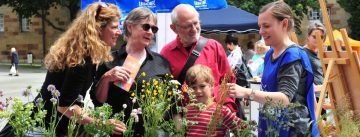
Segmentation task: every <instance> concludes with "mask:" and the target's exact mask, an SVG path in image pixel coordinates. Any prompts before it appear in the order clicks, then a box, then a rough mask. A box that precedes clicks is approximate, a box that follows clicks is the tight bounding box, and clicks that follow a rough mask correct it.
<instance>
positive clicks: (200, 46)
mask: <svg viewBox="0 0 360 137" xmlns="http://www.w3.org/2000/svg"><path fill="white" fill-rule="evenodd" d="M207 41H208V39H207V38H204V37H202V38H201V39H200V40H199V43H198V45H197V46H196V47H195V49H194V50H193V51H192V52H191V55H190V57H189V59H188V60H187V62H186V64H185V66H184V68H183V69H182V70H181V72H180V75H179V78H178V81H179V82H180V83H181V84H182V83H184V81H185V75H186V71H187V70H188V69H189V68H190V67H191V66H192V65H194V63H195V60H196V59H197V58H198V57H199V56H200V52H201V50H202V49H203V48H204V47H205V44H206V43H207Z"/></svg>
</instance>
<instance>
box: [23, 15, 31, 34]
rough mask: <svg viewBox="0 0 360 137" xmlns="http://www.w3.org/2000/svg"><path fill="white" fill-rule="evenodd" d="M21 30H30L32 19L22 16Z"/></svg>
mask: <svg viewBox="0 0 360 137" xmlns="http://www.w3.org/2000/svg"><path fill="white" fill-rule="evenodd" d="M21 31H23V32H24V31H30V20H29V18H21Z"/></svg>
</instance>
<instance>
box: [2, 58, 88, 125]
mask: <svg viewBox="0 0 360 137" xmlns="http://www.w3.org/2000/svg"><path fill="white" fill-rule="evenodd" d="M9 71H10V64H2V63H0V91H3V94H4V96H2V97H0V100H1V101H5V99H6V98H9V97H20V98H21V99H22V100H23V102H29V101H32V100H33V98H34V97H36V95H37V94H38V93H37V92H36V90H40V88H41V86H42V83H43V82H44V80H45V76H46V69H45V68H44V67H41V66H40V65H33V66H29V65H20V66H19V76H9ZM28 86H31V87H32V96H30V98H27V97H24V96H23V95H22V94H23V91H24V89H26V87H28ZM88 100H89V101H90V98H89V96H88V95H87V96H86V97H85V102H89V101H88ZM87 105H90V106H92V103H89V104H87ZM6 122H7V120H3V119H0V130H1V129H2V128H3V126H4V125H5V124H6Z"/></svg>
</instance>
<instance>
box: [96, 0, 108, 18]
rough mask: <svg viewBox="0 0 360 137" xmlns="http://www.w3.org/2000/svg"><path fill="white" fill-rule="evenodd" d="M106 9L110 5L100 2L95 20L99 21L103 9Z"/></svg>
mask: <svg viewBox="0 0 360 137" xmlns="http://www.w3.org/2000/svg"><path fill="white" fill-rule="evenodd" d="M106 7H109V4H107V3H104V2H100V3H99V5H98V8H97V10H96V15H95V19H98V18H99V14H100V11H101V9H102V8H106Z"/></svg>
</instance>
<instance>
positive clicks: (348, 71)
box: [315, 0, 360, 135]
mask: <svg viewBox="0 0 360 137" xmlns="http://www.w3.org/2000/svg"><path fill="white" fill-rule="evenodd" d="M319 3H320V7H321V11H322V15H323V20H324V23H325V26H326V30H327V32H328V33H327V34H328V36H329V40H330V44H331V49H332V51H325V50H324V48H323V41H322V39H321V34H320V32H319V31H317V32H316V40H317V44H318V49H319V56H320V60H321V64H322V67H323V72H324V74H325V77H324V82H323V86H322V88H321V93H320V99H319V101H318V102H315V107H316V117H317V118H320V113H321V109H322V104H323V101H324V98H325V92H328V94H329V97H330V102H331V106H332V109H333V114H334V119H335V123H336V133H337V134H338V135H339V134H340V133H341V125H340V122H339V116H338V115H337V111H338V110H339V109H337V106H338V105H344V104H348V105H349V106H348V107H349V109H351V110H352V111H353V112H354V113H355V115H360V67H359V66H360V65H359V57H358V54H357V52H355V51H353V50H352V48H351V46H350V44H349V39H348V35H347V32H346V30H345V29H341V30H340V32H341V34H342V37H343V40H344V43H345V49H346V51H342V50H341V47H340V44H339V42H337V41H335V40H334V36H333V33H332V32H333V31H332V28H331V23H330V19H329V16H328V13H327V10H326V5H325V1H324V0H319ZM322 126H323V125H322V123H321V122H320V124H319V128H320V129H322ZM321 134H323V135H326V133H324V132H321Z"/></svg>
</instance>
